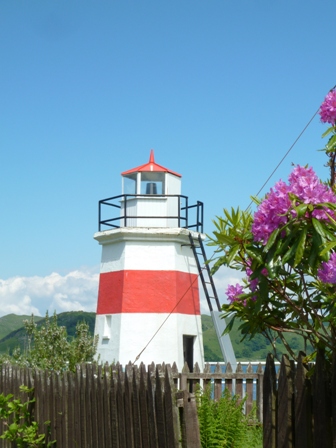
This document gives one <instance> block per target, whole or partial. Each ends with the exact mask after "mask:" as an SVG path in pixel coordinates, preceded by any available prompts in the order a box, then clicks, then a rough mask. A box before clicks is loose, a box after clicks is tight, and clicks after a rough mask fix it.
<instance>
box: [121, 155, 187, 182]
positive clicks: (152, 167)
mask: <svg viewBox="0 0 336 448" xmlns="http://www.w3.org/2000/svg"><path fill="white" fill-rule="evenodd" d="M142 171H165V172H166V173H170V174H174V176H178V177H182V176H181V174H178V173H175V172H174V171H172V170H169V169H168V168H165V167H164V166H161V165H158V164H157V163H155V161H154V149H151V152H150V156H149V161H148V163H145V164H144V165H140V166H137V167H136V168H132V169H131V170H127V171H124V172H123V173H121V175H122V176H124V175H125V174H131V173H139V172H142Z"/></svg>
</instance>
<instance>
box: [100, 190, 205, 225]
mask: <svg viewBox="0 0 336 448" xmlns="http://www.w3.org/2000/svg"><path fill="white" fill-rule="evenodd" d="M135 198H142V199H147V198H167V199H168V198H176V204H174V207H175V206H177V207H176V208H177V215H169V216H168V215H164V216H162V215H159V216H158V215H142V216H140V215H138V214H137V215H131V214H130V210H128V204H127V203H128V202H129V201H130V200H131V199H135ZM111 215H112V216H111ZM106 218H107V219H106ZM203 218H204V212H203V202H200V201H197V202H196V204H193V205H189V202H188V197H187V196H183V195H179V194H170V195H169V194H167V195H164V194H153V195H152V194H146V195H144V194H121V195H119V196H113V197H111V198H107V199H102V200H101V201H99V205H98V229H99V232H100V231H102V230H107V229H108V228H119V227H133V226H132V225H131V224H130V222H131V220H132V219H133V220H134V219H137V220H141V219H146V220H153V221H154V220H158V219H165V220H176V222H177V226H175V225H174V227H181V228H184V229H194V230H195V231H196V232H201V233H202V232H203ZM138 227H140V226H138ZM146 227H147V226H146ZM153 227H160V226H157V225H155V226H153ZM162 227H173V226H169V225H164V226H162Z"/></svg>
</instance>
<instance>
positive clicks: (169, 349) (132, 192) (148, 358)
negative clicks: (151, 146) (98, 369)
mask: <svg viewBox="0 0 336 448" xmlns="http://www.w3.org/2000/svg"><path fill="white" fill-rule="evenodd" d="M121 178H122V193H121V194H120V195H118V196H114V197H111V198H107V199H103V200H101V201H99V228H98V232H97V233H95V235H94V238H95V239H96V240H97V241H98V243H99V244H100V245H101V246H102V256H101V265H100V276H99V288H98V301H97V312H96V323H95V334H97V335H98V336H99V342H98V350H97V356H98V357H99V360H100V362H103V363H105V362H108V363H112V362H120V363H121V364H123V365H125V364H127V363H129V362H130V361H131V362H132V363H136V364H139V363H141V362H143V363H144V364H145V365H148V364H151V363H152V362H154V363H155V364H157V363H162V362H165V363H170V364H172V363H174V362H176V364H177V367H178V368H179V369H182V367H183V366H184V364H185V363H187V364H188V366H189V369H190V370H192V369H193V366H194V364H195V363H196V362H197V363H198V364H199V366H200V367H201V368H202V367H203V365H204V353H203V338H202V324H201V314H200V298H199V287H198V270H197V265H196V260H195V257H194V254H193V251H192V249H191V245H190V241H191V240H190V238H192V239H193V240H194V241H195V242H197V240H198V238H199V236H200V235H201V237H202V238H204V237H205V236H204V235H203V233H202V232H203V203H202V202H200V201H197V203H196V204H192V205H191V204H189V201H188V197H187V196H184V195H182V194H181V175H180V174H178V173H176V172H175V171H172V170H170V169H168V168H165V167H163V166H161V165H159V164H157V163H156V162H155V160H154V151H153V150H151V152H150V157H149V161H148V162H147V163H145V164H143V165H141V166H138V167H136V168H133V169H129V170H127V171H124V172H123V173H121Z"/></svg>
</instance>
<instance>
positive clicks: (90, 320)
mask: <svg viewBox="0 0 336 448" xmlns="http://www.w3.org/2000/svg"><path fill="white" fill-rule="evenodd" d="M8 316H11V317H10V319H9V320H10V321H12V322H13V324H12V325H13V326H14V327H15V326H16V328H15V329H14V330H12V331H9V332H8V333H7V334H6V335H5V336H3V337H2V338H1V339H0V353H11V352H12V350H13V349H15V348H16V347H20V348H21V350H23V349H24V347H25V337H26V331H25V328H24V326H23V321H24V320H25V319H30V318H31V316H15V315H14V314H10V315H8ZM8 316H4V317H2V318H1V320H0V326H1V324H2V319H4V321H5V322H6V319H5V318H7V317H8ZM13 316H15V317H16V319H15V318H14V317H13ZM95 316H96V313H88V312H85V311H70V312H66V313H60V314H58V315H57V323H58V325H60V326H64V327H66V329H67V333H68V336H70V337H73V336H75V332H76V325H77V322H81V321H83V320H84V321H85V322H86V323H87V324H88V325H89V328H90V332H91V333H92V334H93V332H94V323H95ZM34 320H35V322H36V323H37V325H38V326H39V325H42V324H43V322H44V321H45V318H43V317H38V316H34ZM1 330H2V334H4V333H5V329H3V328H2V327H1Z"/></svg>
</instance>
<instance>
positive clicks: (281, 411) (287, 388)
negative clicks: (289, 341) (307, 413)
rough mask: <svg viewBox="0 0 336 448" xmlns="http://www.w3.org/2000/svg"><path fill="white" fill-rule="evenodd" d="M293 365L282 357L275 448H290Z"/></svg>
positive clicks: (291, 435)
mask: <svg viewBox="0 0 336 448" xmlns="http://www.w3.org/2000/svg"><path fill="white" fill-rule="evenodd" d="M293 367H294V365H293V363H291V362H290V361H289V358H288V356H287V355H283V356H282V361H281V364H280V375H279V380H278V397H277V416H278V421H277V448H292V447H293V443H294V434H293V408H294V389H293Z"/></svg>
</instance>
